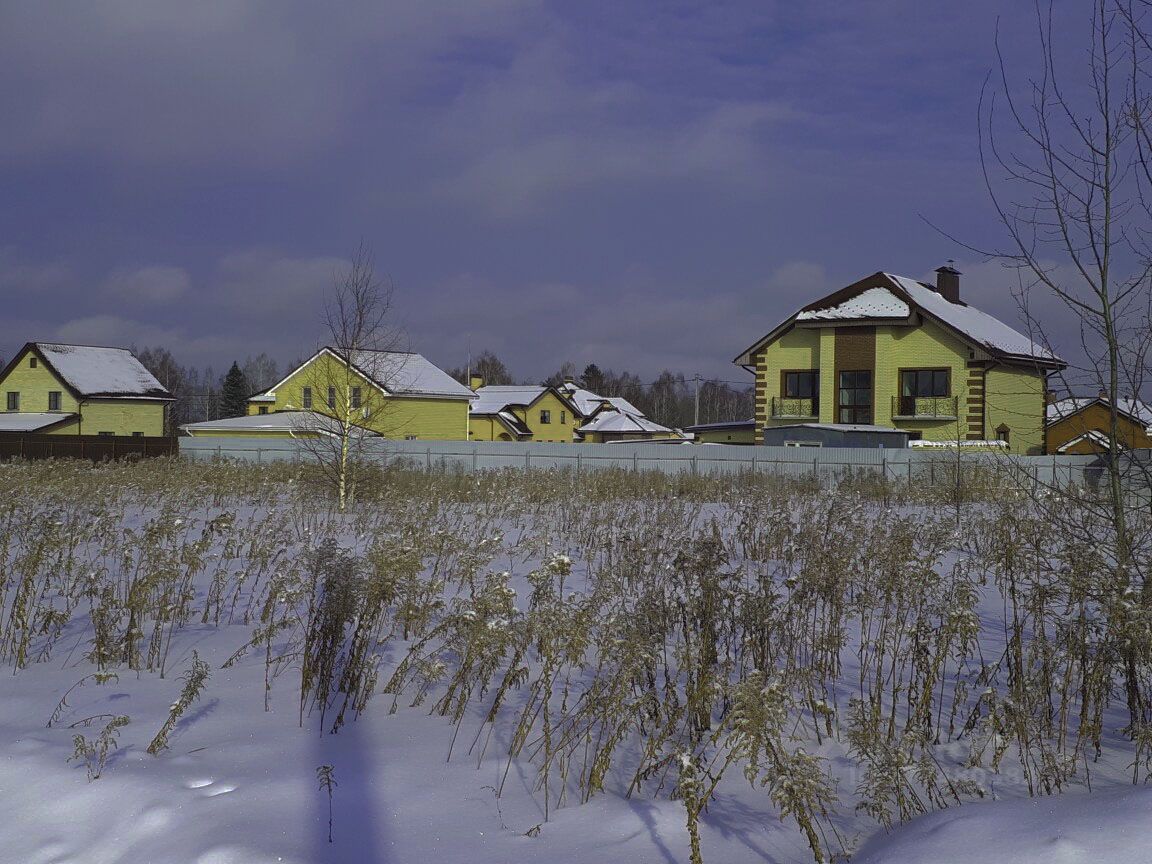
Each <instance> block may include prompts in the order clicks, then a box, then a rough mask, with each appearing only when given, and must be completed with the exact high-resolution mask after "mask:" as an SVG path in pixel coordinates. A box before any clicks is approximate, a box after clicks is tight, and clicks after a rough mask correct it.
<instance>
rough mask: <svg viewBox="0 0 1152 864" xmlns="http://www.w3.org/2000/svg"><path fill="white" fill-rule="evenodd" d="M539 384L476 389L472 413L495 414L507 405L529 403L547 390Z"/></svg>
mask: <svg viewBox="0 0 1152 864" xmlns="http://www.w3.org/2000/svg"><path fill="white" fill-rule="evenodd" d="M547 389H548V388H547V387H541V386H531V385H526V386H522V387H520V386H503V385H498V386H491V385H489V386H486V387H480V388H478V389H477V390H476V397H477V398H476V399H475V401H473V403H472V409H471V410H472V413H473V414H496V413H499V412H500V411H503V410H504V409H505V408H507V407H508V406H509V405H531V404H532V403H533V402H535V401H536V400H537V399H539V398H540V396H541V394H542V393H543V392H544V391H545V390H547Z"/></svg>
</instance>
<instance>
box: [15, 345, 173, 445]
mask: <svg viewBox="0 0 1152 864" xmlns="http://www.w3.org/2000/svg"><path fill="white" fill-rule="evenodd" d="M0 393H2V394H3V398H4V412H3V413H2V414H0V432H34V433H47V434H52V435H131V436H159V435H165V434H167V426H168V413H169V412H168V406H169V405H171V404H172V403H173V402H174V401H175V399H174V397H173V396H172V394H171V393H169V392H168V391H167V390H165V389H164V387H163V386H161V384H160V382H159V381H157V380H156V378H155V377H153V375H152V373H151V372H149V371H148V370H147V369H145V368H144V366H143V365H142V364H141V363H140V361H139V360H137V359H136V357H135V356H134V355H133V354H132V352H131V351H129V350H128V349H127V348H106V347H100V346H95V345H64V344H60V343H56V342H29V343H28V344H26V345H25V346H24V347H23V348H21V349H20V350H19V351H18V352H17V353H16V356H15V357H14V358H12V361H11V362H10V363H9V364H8V365H7V366H6V367H4V370H3V371H2V372H0Z"/></svg>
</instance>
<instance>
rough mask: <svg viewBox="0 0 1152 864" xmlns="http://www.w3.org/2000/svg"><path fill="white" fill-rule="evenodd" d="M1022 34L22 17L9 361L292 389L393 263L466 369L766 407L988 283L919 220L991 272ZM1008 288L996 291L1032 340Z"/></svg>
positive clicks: (496, 17)
mask: <svg viewBox="0 0 1152 864" xmlns="http://www.w3.org/2000/svg"><path fill="white" fill-rule="evenodd" d="M1024 5H1025V6H1026V5H1027V4H1024ZM997 15H1002V16H1003V17H1002V18H1001V20H1000V28H1001V31H1002V32H1003V33H1005V34H1007V35H1008V36H1009V37H1011V38H1019V39H1023V38H1025V37H1026V35H1027V32H1028V27H1029V16H1028V10H1026V9H1023V8H1021V9H1020V10H1016V11H1013V12H1008V11H1005V10H1004V9H1003V8H1002V4H998V3H995V2H993V0H975V2H972V3H968V4H953V5H952V6H941V5H939V4H925V3H923V2H912V0H882V2H877V3H869V4H846V3H842V2H833V0H815V2H810V3H793V2H771V0H758V2H754V0H747V2H729V3H715V4H699V3H687V2H670V3H664V2H661V3H656V2H651V0H649V2H639V0H618V2H613V3H589V4H584V3H581V4H572V3H565V2H559V0H556V2H517V0H493V2H479V0H468V2H459V3H428V2H379V0H350V2H346V3H340V4H316V3H310V2H272V0H268V2H248V3H236V2H228V3H224V2H220V3H216V2H203V3H196V4H191V5H189V4H176V3H171V4H164V3H153V2H126V0H125V2H115V0H110V2H104V3H98V4H94V3H82V2H75V3H53V4H44V3H38V2H23V0H13V2H9V3H5V4H3V5H2V6H0V116H4V117H5V133H4V135H2V136H0V196H2V198H3V200H4V201H5V202H6V204H5V207H4V208H0V238H3V239H2V241H0V242H2V243H3V246H2V248H0V292H3V293H4V294H5V295H6V297H8V298H11V299H10V304H11V310H10V317H9V318H8V319H7V320H6V322H5V326H4V329H3V333H2V336H0V351H4V352H10V351H11V350H12V349H13V348H14V347H15V346H16V345H19V344H20V343H21V342H23V341H25V340H26V339H39V338H60V339H64V338H68V339H75V340H78V341H93V342H101V343H107V342H113V343H116V344H136V345H146V344H155V343H163V344H166V345H167V346H168V347H170V348H171V349H172V350H173V351H174V352H176V353H177V354H178V355H180V356H182V357H184V358H185V359H186V360H187V361H188V362H194V363H197V364H208V363H211V364H213V365H215V366H216V367H219V368H224V367H226V366H227V365H228V364H229V363H230V362H231V360H232V359H233V358H236V357H242V356H244V355H246V354H254V353H258V352H260V351H266V352H268V353H270V354H272V355H274V356H276V357H278V358H280V359H281V360H282V361H289V360H292V359H295V358H297V357H299V356H302V355H306V354H307V353H308V352H309V351H310V350H311V349H312V348H313V347H314V346H315V344H316V343H317V341H318V340H319V339H320V338H321V336H322V333H321V332H320V330H321V328H320V326H319V313H320V309H321V304H322V297H321V295H322V292H323V290H324V289H325V287H326V286H328V285H329V284H330V283H331V280H332V278H333V274H334V273H335V272H337V271H338V270H339V269H340V267H341V266H342V264H343V262H344V261H346V259H347V257H348V256H349V255H350V254H351V253H352V251H353V250H354V249H355V248H356V247H357V245H358V244H359V243H360V242H361V241H363V242H364V243H366V244H367V245H368V246H369V247H370V248H371V249H372V250H373V252H374V254H375V257H376V261H377V269H378V271H379V272H380V273H381V275H382V276H384V277H386V278H388V279H390V280H391V281H392V282H393V283H394V284H395V286H396V292H397V293H396V297H397V312H398V315H399V316H400V317H401V318H402V320H403V323H404V324H405V325H406V326H407V330H408V337H409V341H410V342H411V344H412V346H413V347H414V348H415V349H417V350H420V351H422V352H424V353H426V354H427V355H428V356H429V357H431V358H432V359H434V360H435V361H437V362H439V363H441V364H443V365H458V364H460V363H462V362H463V361H464V358H465V356H466V354H467V351H468V350H469V347H471V349H472V350H474V351H478V350H480V349H484V348H489V349H492V350H495V351H496V352H497V353H498V354H499V355H500V356H501V357H502V358H503V359H504V360H505V362H507V363H508V365H509V366H510V367H511V368H512V369H513V371H514V373H515V374H517V375H518V376H522V377H539V376H542V375H544V374H547V373H548V372H549V371H551V370H552V369H554V368H556V367H557V366H559V364H560V363H561V362H563V361H565V360H569V359H570V360H573V361H576V362H578V363H587V362H593V361H594V362H597V363H600V364H601V365H605V366H617V367H629V368H633V369H636V370H638V371H639V372H640V373H641V374H644V375H652V376H654V375H655V374H656V373H657V372H658V371H659V370H660V369H662V368H664V367H670V368H673V369H674V370H676V371H681V372H684V373H685V374H692V373H693V372H696V371H700V372H703V373H705V374H711V375H719V376H721V377H724V378H729V379H740V378H741V377H742V376H743V375H744V374H745V373H743V372H742V371H741V370H738V369H737V368H736V367H733V366H731V365H730V363H729V361H730V359H731V357H732V356H734V355H735V354H736V353H737V352H738V351H739V350H741V349H742V348H743V347H745V346H746V345H747V344H748V343H750V342H752V341H753V340H754V339H756V338H757V337H758V336H759V335H761V334H762V333H763V332H765V331H766V330H767V329H768V328H770V327H771V326H772V325H774V324H775V323H776V322H778V321H779V320H780V319H781V318H783V317H785V316H786V315H788V314H789V313H790V312H791V311H793V309H794V308H795V307H796V306H797V305H799V304H800V303H802V302H804V301H806V300H807V299H809V298H811V297H812V296H814V295H816V294H818V293H820V292H823V291H827V290H830V289H832V288H834V287H838V286H839V285H843V284H846V283H848V282H850V281H853V280H854V279H856V278H858V277H860V276H862V275H865V274H867V273H870V272H873V271H875V270H879V269H889V270H895V271H897V272H905V273H909V274H910V275H923V274H925V273H929V272H930V271H931V269H932V268H933V267H934V266H936V265H938V264H939V263H940V262H941V261H943V260H944V259H945V258H948V257H956V258H963V257H965V256H964V254H963V250H960V249H958V248H957V247H956V245H955V244H954V243H952V242H950V241H948V240H947V239H946V238H944V237H943V236H941V235H940V234H939V233H937V232H936V231H935V230H933V229H932V228H931V227H929V226H928V225H927V224H926V222H925V221H924V218H923V217H925V216H927V217H928V218H930V219H932V220H933V221H934V222H936V223H938V224H940V225H942V226H944V227H946V228H947V229H948V230H949V231H952V232H954V233H955V234H956V235H958V236H960V237H963V238H964V239H965V240H966V241H968V242H972V243H975V244H984V245H988V244H990V243H992V242H994V241H995V239H996V237H997V236H998V235H997V232H996V231H995V226H994V222H993V219H992V215H993V214H992V212H991V210H990V208H989V206H988V203H987V201H986V198H985V195H984V193H983V192H982V190H981V188H980V174H979V166H978V164H977V160H976V140H977V139H976V136H977V133H976V120H975V118H976V104H977V100H978V97H979V90H980V86H981V82H982V80H983V76H984V73H985V71H986V70H987V69H988V68H989V66H990V65H991V64H992V62H993V59H994V55H993V49H992V36H993V32H994V28H995V26H996V21H997ZM1024 62H1025V61H1024V60H1023V59H1022V60H1021V63H1022V64H1023V63H1024ZM978 265H979V262H976V266H973V268H972V272H971V273H970V274H969V275H968V278H967V279H966V282H965V285H966V290H969V289H970V290H971V292H972V294H970V296H972V297H974V298H975V297H978V298H979V302H982V303H983V305H984V306H985V308H987V309H988V310H989V311H991V312H993V313H995V314H1000V315H1003V316H1004V317H1006V318H1008V319H1012V318H1013V317H1014V315H1015V305H1014V301H1013V299H1012V297H1011V293H1010V291H1009V290H1008V289H1009V288H1010V287H1011V286H1010V281H1008V280H1006V279H1005V278H1004V275H1005V274H1003V273H1002V272H998V271H996V270H994V269H990V268H985V267H981V266H978ZM1061 326H1063V325H1061Z"/></svg>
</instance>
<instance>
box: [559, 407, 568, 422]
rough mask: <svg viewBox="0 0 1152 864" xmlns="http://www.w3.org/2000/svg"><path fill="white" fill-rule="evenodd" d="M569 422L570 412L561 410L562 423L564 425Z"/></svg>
mask: <svg viewBox="0 0 1152 864" xmlns="http://www.w3.org/2000/svg"><path fill="white" fill-rule="evenodd" d="M567 423H568V412H567V411H561V412H560V425H561V426H564V425H566V424H567Z"/></svg>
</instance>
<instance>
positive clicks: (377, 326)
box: [300, 245, 407, 511]
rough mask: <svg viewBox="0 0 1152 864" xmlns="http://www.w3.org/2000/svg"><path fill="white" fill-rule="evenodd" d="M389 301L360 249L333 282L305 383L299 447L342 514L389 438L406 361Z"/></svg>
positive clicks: (389, 288) (388, 290)
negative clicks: (378, 440)
mask: <svg viewBox="0 0 1152 864" xmlns="http://www.w3.org/2000/svg"><path fill="white" fill-rule="evenodd" d="M392 298H393V287H392V285H391V284H390V283H388V282H384V281H381V280H380V279H378V278H377V276H376V272H375V267H374V264H373V260H372V255H371V253H370V252H369V251H368V250H367V249H366V248H365V247H364V246H363V245H361V246H360V247H359V248H358V249H357V251H356V254H355V255H354V256H353V258H352V260H351V262H350V263H349V265H348V268H347V269H346V270H345V271H343V272H342V273H338V274H337V275H336V276H335V277H334V279H333V283H332V287H331V291H330V293H329V296H328V298H327V301H326V303H325V306H324V329H325V337H326V338H327V340H328V344H327V345H326V346H324V347H323V348H321V349H320V351H319V352H318V353H317V356H316V357H315V358H314V360H313V361H312V363H311V364H310V365H309V371H308V374H307V375H306V376H303V377H302V382H303V386H302V393H301V402H302V404H301V406H300V407H301V408H303V409H305V410H307V411H311V412H313V414H312V415H311V419H310V420H309V421H308V426H307V427H306V428H305V429H302V430H301V431H302V433H303V434H302V435H301V439H300V440H301V442H302V445H303V447H304V448H305V449H306V450H307V451H308V452H309V453H310V454H311V456H312V457H313V460H314V461H315V462H316V463H317V464H318V465H319V466H320V470H321V472H322V473H323V475H324V477H325V478H326V479H327V480H328V481H329V483H330V484H331V485H332V487H333V488H334V489H335V492H336V502H337V507H338V508H339V509H340V510H341V511H343V510H345V509H347V507H348V505H349V504H350V503H352V501H353V500H354V497H355V490H356V487H357V483H358V481H359V480H360V478H361V476H362V474H363V472H364V466H365V459H364V455H365V450H366V449H367V447H368V446H369V444H368V442H369V441H370V440H371V439H372V438H374V437H377V436H381V435H383V436H386V435H388V434H389V432H390V431H392V430H391V426H392V425H393V424H392V423H391V422H390V416H389V415H390V409H391V407H392V405H393V403H392V401H391V400H390V398H389V393H390V390H391V388H392V385H393V383H394V382H395V381H397V379H398V377H399V376H400V375H401V374H402V373H403V371H404V364H405V359H406V356H407V355H406V354H405V353H404V351H403V350H402V345H403V340H402V335H401V333H400V331H399V330H398V329H397V328H396V327H395V323H394V321H393V317H394V316H393V312H392Z"/></svg>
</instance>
